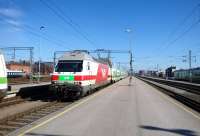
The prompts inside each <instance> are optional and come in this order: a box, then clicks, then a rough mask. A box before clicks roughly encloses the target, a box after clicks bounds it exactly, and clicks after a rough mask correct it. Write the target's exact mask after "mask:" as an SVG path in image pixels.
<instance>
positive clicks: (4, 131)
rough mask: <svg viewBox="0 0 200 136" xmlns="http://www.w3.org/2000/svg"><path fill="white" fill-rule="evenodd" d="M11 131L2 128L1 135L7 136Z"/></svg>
mask: <svg viewBox="0 0 200 136" xmlns="http://www.w3.org/2000/svg"><path fill="white" fill-rule="evenodd" d="M8 133H9V131H6V130H0V136H5V135H7V134H8Z"/></svg>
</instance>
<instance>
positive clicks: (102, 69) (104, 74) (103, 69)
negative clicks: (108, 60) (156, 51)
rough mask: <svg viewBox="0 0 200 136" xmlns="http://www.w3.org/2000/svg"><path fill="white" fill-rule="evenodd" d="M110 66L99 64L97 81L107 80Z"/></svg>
mask: <svg viewBox="0 0 200 136" xmlns="http://www.w3.org/2000/svg"><path fill="white" fill-rule="evenodd" d="M108 70H109V67H108V66H107V65H105V64H99V65H98V70H97V77H96V83H101V82H104V81H107V79H108Z"/></svg>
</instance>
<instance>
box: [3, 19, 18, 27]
mask: <svg viewBox="0 0 200 136" xmlns="http://www.w3.org/2000/svg"><path fill="white" fill-rule="evenodd" d="M4 21H5V22H7V23H8V24H10V25H13V26H15V27H18V26H20V25H21V23H20V22H19V21H17V20H12V19H5V20H4Z"/></svg>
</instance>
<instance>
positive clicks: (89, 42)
mask: <svg viewBox="0 0 200 136" xmlns="http://www.w3.org/2000/svg"><path fill="white" fill-rule="evenodd" d="M198 3H200V1H199V0H48V1H47V0H0V37H1V38H0V47H8V46H9V47H10V46H33V47H34V48H35V49H34V59H35V60H38V58H39V54H40V56H41V58H42V60H48V61H49V60H52V58H53V52H54V51H58V50H69V49H88V50H91V49H97V48H105V49H113V50H128V49H129V39H131V41H132V49H133V53H134V69H136V70H139V69H151V70H152V69H155V68H156V65H157V64H158V66H159V68H161V69H164V68H166V67H168V66H170V65H176V66H177V68H187V67H188V63H183V62H182V60H183V57H182V56H185V55H187V54H188V50H189V49H191V50H192V53H193V55H194V56H196V57H197V61H196V62H193V67H197V66H199V65H200V38H199V35H200V24H197V25H195V26H194V27H193V28H192V29H191V30H190V31H189V32H187V33H186V34H185V35H184V36H182V37H181V38H180V39H179V40H177V41H176V42H174V43H173V44H171V41H173V40H175V39H176V38H177V37H179V35H182V34H183V33H184V32H185V31H187V29H188V28H189V27H190V26H191V25H192V24H193V23H195V22H197V21H198V19H200V8H197V9H196V10H195V11H194V12H193V14H191V16H190V17H188V18H187V20H186V21H184V24H182V25H180V23H181V21H182V20H183V19H184V18H185V17H186V16H187V15H188V14H189V13H190V12H191V11H192V10H193V9H194V7H195V6H197V4H198ZM47 5H49V7H50V8H49V7H48V6H47ZM57 7H58V9H57ZM51 9H53V10H54V12H55V11H56V12H58V10H62V13H63V14H61V15H64V18H65V21H63V20H62V19H61V18H60V17H58V16H57V15H55V13H54V12H52V10H51ZM67 22H68V23H67ZM70 23H71V24H73V28H72V26H70ZM41 26H44V27H45V28H44V29H41V30H40V27H41ZM179 26H180V27H179ZM74 28H75V29H74ZM125 28H132V30H133V31H132V33H130V34H128V33H126V32H125V31H124V30H125ZM174 30H176V31H175V33H173V34H172V32H173V31H174ZM80 33H81V34H80ZM39 46H40V53H39ZM17 56H18V57H19V58H27V54H26V53H24V52H18V54H17ZM8 57H9V53H8ZM112 57H113V61H114V62H128V55H126V54H112Z"/></svg>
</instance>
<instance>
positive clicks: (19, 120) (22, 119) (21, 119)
mask: <svg viewBox="0 0 200 136" xmlns="http://www.w3.org/2000/svg"><path fill="white" fill-rule="evenodd" d="M16 121H17V122H20V123H21V122H22V123H27V124H29V123H31V122H33V121H34V120H32V119H25V118H20V119H16Z"/></svg>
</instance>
